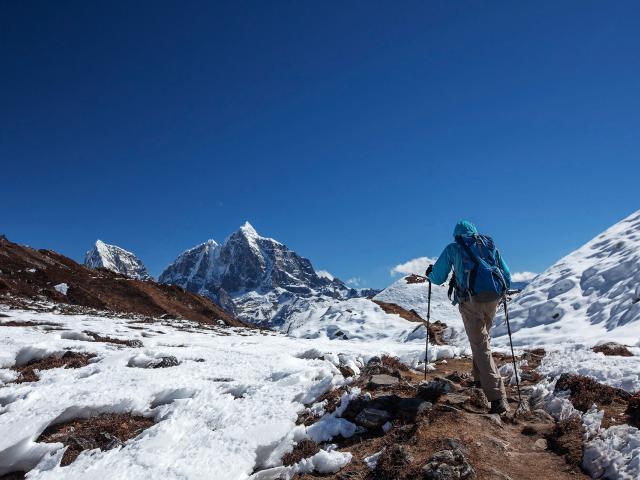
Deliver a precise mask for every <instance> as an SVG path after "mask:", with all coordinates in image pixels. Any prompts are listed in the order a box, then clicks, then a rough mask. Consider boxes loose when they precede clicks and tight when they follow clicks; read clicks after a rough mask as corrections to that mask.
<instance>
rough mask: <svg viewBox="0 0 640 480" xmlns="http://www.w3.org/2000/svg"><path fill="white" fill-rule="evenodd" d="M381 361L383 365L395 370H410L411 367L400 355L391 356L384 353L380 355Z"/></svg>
mask: <svg viewBox="0 0 640 480" xmlns="http://www.w3.org/2000/svg"><path fill="white" fill-rule="evenodd" d="M380 362H381V363H382V365H384V366H387V367H389V368H391V369H393V370H399V371H401V372H408V371H409V367H407V366H406V365H405V364H404V363H402V362H401V361H400V360H399V359H398V357H391V356H389V355H382V357H380Z"/></svg>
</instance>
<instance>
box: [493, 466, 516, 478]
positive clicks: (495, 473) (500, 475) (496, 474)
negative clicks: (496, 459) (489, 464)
mask: <svg viewBox="0 0 640 480" xmlns="http://www.w3.org/2000/svg"><path fill="white" fill-rule="evenodd" d="M489 473H490V474H491V477H490V478H491V479H495V480H513V479H512V478H511V477H510V476H509V475H507V474H505V473H502V472H501V471H500V470H496V469H495V468H489Z"/></svg>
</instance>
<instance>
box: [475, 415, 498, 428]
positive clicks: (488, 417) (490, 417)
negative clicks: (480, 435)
mask: <svg viewBox="0 0 640 480" xmlns="http://www.w3.org/2000/svg"><path fill="white" fill-rule="evenodd" d="M480 416H481V417H482V418H484V419H485V420H487V421H489V422H490V423H493V424H494V425H496V426H498V427H500V428H502V419H501V418H500V415H498V414H497V413H494V414H488V413H485V414H484V415H480Z"/></svg>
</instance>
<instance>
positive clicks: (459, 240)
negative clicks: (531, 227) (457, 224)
mask: <svg viewBox="0 0 640 480" xmlns="http://www.w3.org/2000/svg"><path fill="white" fill-rule="evenodd" d="M456 243H457V244H458V245H460V246H461V247H462V248H463V249H464V251H465V253H466V254H467V256H468V257H469V259H470V260H471V261H472V262H473V268H472V269H471V272H469V294H470V295H472V296H473V295H475V292H474V291H473V285H475V283H476V276H477V275H478V268H479V267H480V262H479V261H478V259H477V258H476V256H475V255H474V253H473V251H472V250H471V248H470V247H469V245H467V243H466V242H465V241H464V240H463V239H462V237H461V236H460V235H456Z"/></svg>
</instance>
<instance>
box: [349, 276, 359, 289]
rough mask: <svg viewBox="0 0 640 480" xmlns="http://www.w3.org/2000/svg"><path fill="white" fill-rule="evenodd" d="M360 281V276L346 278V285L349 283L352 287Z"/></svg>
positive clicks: (357, 285) (356, 285)
mask: <svg viewBox="0 0 640 480" xmlns="http://www.w3.org/2000/svg"><path fill="white" fill-rule="evenodd" d="M361 283H362V279H361V278H360V277H353V278H350V279H349V280H347V285H351V286H352V287H359V286H360V284H361Z"/></svg>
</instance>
